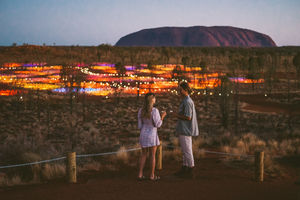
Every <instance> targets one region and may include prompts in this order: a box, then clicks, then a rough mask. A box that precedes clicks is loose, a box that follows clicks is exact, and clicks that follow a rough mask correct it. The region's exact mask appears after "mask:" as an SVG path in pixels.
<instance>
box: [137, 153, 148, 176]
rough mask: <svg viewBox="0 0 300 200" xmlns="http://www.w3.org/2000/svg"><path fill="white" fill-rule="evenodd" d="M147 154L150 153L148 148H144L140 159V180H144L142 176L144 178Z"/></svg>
mask: <svg viewBox="0 0 300 200" xmlns="http://www.w3.org/2000/svg"><path fill="white" fill-rule="evenodd" d="M147 153H148V151H147V148H142V153H141V157H140V170H139V178H142V176H143V171H144V167H145V162H146V158H147Z"/></svg>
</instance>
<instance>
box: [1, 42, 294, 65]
mask: <svg viewBox="0 0 300 200" xmlns="http://www.w3.org/2000/svg"><path fill="white" fill-rule="evenodd" d="M297 54H300V47H272V48H239V47H116V46H110V45H106V44H102V45H99V46H35V45H23V46H11V47H0V64H2V63H6V62H20V63H31V62H37V63H40V62H46V63H48V64H50V65H54V64H59V65H61V64H71V63H78V62H81V63H86V64H90V63H93V62H109V63H121V64H123V65H138V64H142V63H143V64H148V63H151V64H184V65H190V66H199V65H201V62H202V63H203V62H205V64H206V65H207V66H208V67H210V68H211V69H217V70H218V69H219V70H225V69H228V68H227V67H228V66H229V65H233V63H234V62H238V63H240V65H243V66H244V67H246V66H248V64H249V59H252V61H253V59H257V60H258V61H259V62H262V63H260V64H263V65H268V64H271V62H274V58H275V57H276V58H278V62H279V64H280V65H279V66H281V65H282V64H283V63H284V62H288V63H290V64H291V65H292V63H293V61H292V60H293V58H294V57H295V55H297ZM252 61H251V62H252ZM252 63H253V62H252ZM282 69H284V67H282Z"/></svg>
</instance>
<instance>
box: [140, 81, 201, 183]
mask: <svg viewBox="0 0 300 200" xmlns="http://www.w3.org/2000/svg"><path fill="white" fill-rule="evenodd" d="M178 91H179V93H180V95H181V97H182V101H181V104H180V106H179V111H178V113H172V115H171V116H172V117H175V118H177V120H178V121H177V125H176V134H177V136H178V137H179V143H180V146H181V151H182V157H183V164H182V168H181V170H180V171H178V172H177V173H176V175H178V176H188V177H191V176H192V171H193V168H194V166H195V165H194V156H193V150H192V136H197V135H199V131H198V123H197V117H196V110H195V105H194V102H193V100H192V99H191V98H190V96H189V94H190V93H191V89H190V87H189V85H188V83H186V82H182V83H180V85H179V87H178ZM155 101H156V99H155V95H154V94H153V93H148V94H146V95H145V103H144V105H143V107H142V108H140V109H139V112H138V128H139V129H140V130H141V132H140V145H141V147H142V154H141V157H140V166H139V174H138V180H144V179H146V178H145V176H144V174H143V169H144V166H145V162H146V158H147V154H148V152H149V151H150V165H151V167H150V176H149V179H150V180H153V181H156V180H159V179H160V177H159V176H157V175H155V153H156V149H157V146H159V145H160V142H159V138H158V135H157V128H159V127H160V126H161V125H162V123H163V120H164V118H165V117H166V115H167V113H166V112H165V111H163V112H162V114H161V116H160V113H159V111H158V109H157V108H155V107H153V105H154V104H155Z"/></svg>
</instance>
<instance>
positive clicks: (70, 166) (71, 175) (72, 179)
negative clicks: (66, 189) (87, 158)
mask: <svg viewBox="0 0 300 200" xmlns="http://www.w3.org/2000/svg"><path fill="white" fill-rule="evenodd" d="M66 172H67V180H68V182H69V183H76V182H77V177H76V152H69V153H68V154H67V167H66Z"/></svg>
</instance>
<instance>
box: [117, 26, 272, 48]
mask: <svg viewBox="0 0 300 200" xmlns="http://www.w3.org/2000/svg"><path fill="white" fill-rule="evenodd" d="M116 46H202V47H212V46H233V47H273V46H276V44H275V42H274V41H273V40H272V39H271V37H269V36H268V35H266V34H262V33H258V32H255V31H252V30H248V29H242V28H236V27H230V26H212V27H206V26H193V27H161V28H151V29H143V30H141V31H138V32H135V33H131V34H128V35H126V36H124V37H122V38H121V39H120V40H119V41H118V42H117V43H116Z"/></svg>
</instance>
